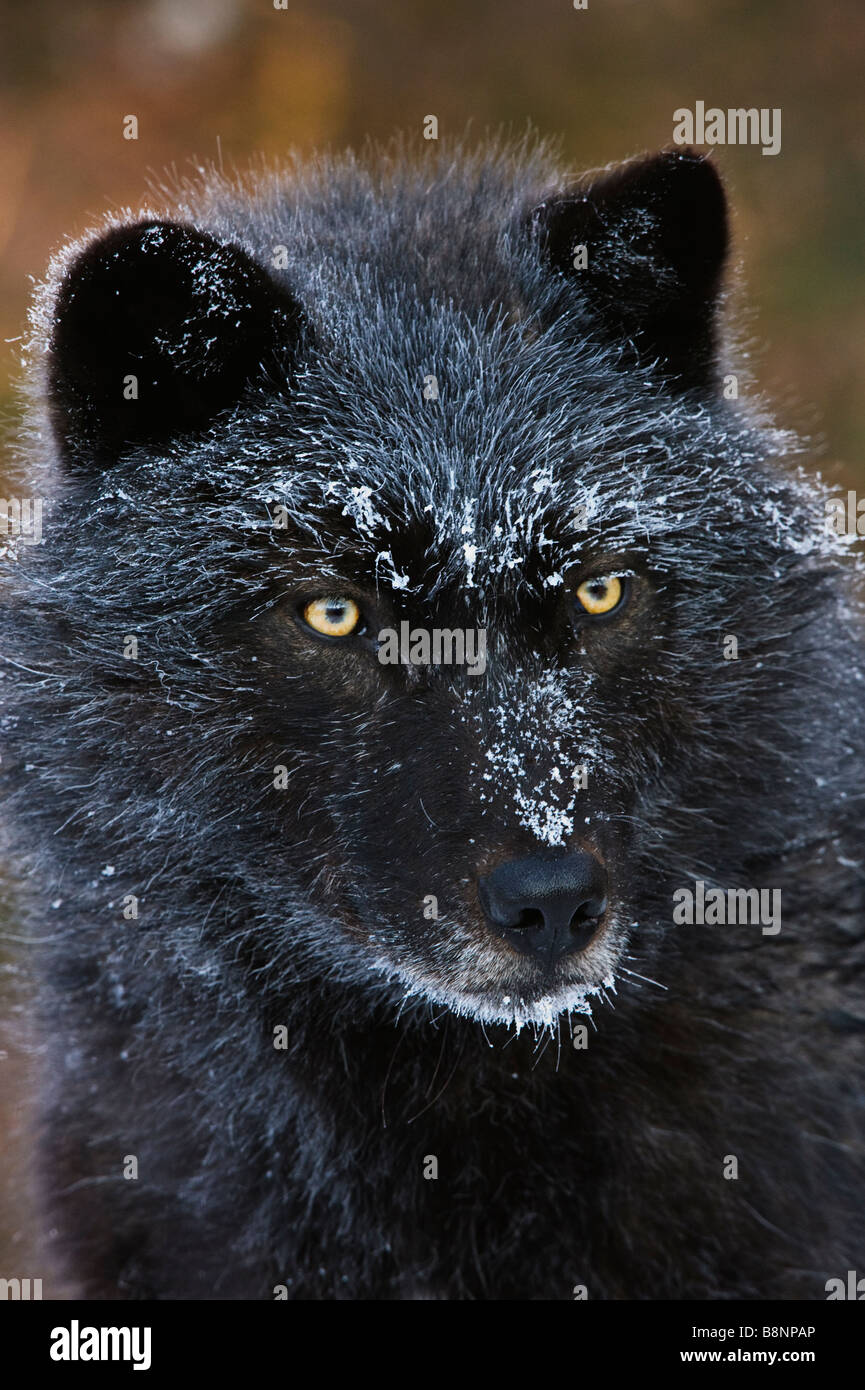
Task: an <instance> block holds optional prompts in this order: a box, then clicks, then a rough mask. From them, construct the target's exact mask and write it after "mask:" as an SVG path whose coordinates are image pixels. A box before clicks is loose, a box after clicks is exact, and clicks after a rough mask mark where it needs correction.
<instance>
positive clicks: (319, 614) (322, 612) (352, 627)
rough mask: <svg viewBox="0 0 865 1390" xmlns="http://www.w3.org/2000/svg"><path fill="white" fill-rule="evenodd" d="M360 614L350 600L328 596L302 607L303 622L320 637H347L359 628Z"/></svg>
mask: <svg viewBox="0 0 865 1390" xmlns="http://www.w3.org/2000/svg"><path fill="white" fill-rule="evenodd" d="M360 620H361V612H360V609H359V608H358V606H357V604H356V603H355V601H354V599H351V598H340V597H339V596H337V595H328V596H327V598H314V599H312V601H311V602H310V603H307V604H305V605H304V609H303V621H304V622H305V623H306V625H307V627H311V628H312V630H313V632H318V633H320V634H321V636H322V637H349V636H350V635H351V633H353V632H356V631H357V628H358V627H359V626H360Z"/></svg>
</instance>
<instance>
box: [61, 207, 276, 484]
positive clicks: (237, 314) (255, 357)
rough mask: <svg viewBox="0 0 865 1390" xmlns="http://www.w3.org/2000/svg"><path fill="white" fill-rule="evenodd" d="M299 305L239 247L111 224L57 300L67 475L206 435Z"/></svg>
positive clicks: (160, 225)
mask: <svg viewBox="0 0 865 1390" xmlns="http://www.w3.org/2000/svg"><path fill="white" fill-rule="evenodd" d="M300 325H301V311H300V307H299V305H298V304H297V302H296V301H295V299H294V298H293V296H292V295H291V294H290V293H289V292H288V291H287V290H285V289H283V288H281V287H280V286H279V285H278V284H277V283H276V282H275V281H274V280H272V279H271V277H270V276H269V275H268V274H267V272H266V271H265V270H264V269H263V268H262V267H261V266H259V265H258V264H257V263H256V262H255V261H253V260H252V258H251V257H250V256H248V255H247V253H246V252H245V251H243V250H241V249H240V247H238V246H233V245H225V244H223V243H221V242H219V241H217V240H216V239H215V238H214V237H212V236H209V235H208V234H206V233H204V232H199V231H197V230H196V229H195V228H193V227H189V226H185V225H183V224H180V223H174V222H157V221H149V222H139V223H137V224H135V225H132V226H122V227H115V228H113V229H112V230H111V231H109V232H106V233H105V234H104V235H102V236H100V237H98V238H97V239H96V240H94V241H92V242H91V243H90V244H89V245H88V246H86V247H85V248H84V250H83V251H82V252H81V253H80V254H79V255H78V256H77V257H76V258H75V260H74V261H73V262H72V264H71V265H70V267H69V269H68V271H67V272H66V275H65V277H64V279H63V281H62V283H61V285H60V289H59V292H58V294H57V298H56V301H55V305H54V316H53V323H52V332H51V339H50V343H49V348H48V391H49V401H50V411H51V418H52V423H53V426H54V431H55V434H56V437H57V441H58V444H59V446H60V449H61V452H62V454H63V456H64V458H65V460H66V462H67V464H68V465H69V467H70V468H71V469H72V470H73V471H76V470H77V471H81V470H89V469H92V468H104V467H107V466H109V465H110V464H112V463H114V462H115V461H116V460H117V458H118V457H119V456H120V455H121V454H122V453H123V451H124V450H125V449H128V448H130V447H133V446H134V445H136V444H144V443H149V444H154V443H159V442H162V441H166V440H168V439H169V438H171V437H173V436H176V435H178V434H184V433H189V432H196V431H200V430H203V429H205V428H206V427H207V425H208V424H209V423H210V422H211V421H212V420H213V419H214V417H215V416H216V415H218V414H219V412H220V411H222V410H225V409H226V408H227V407H229V406H232V405H233V404H234V403H235V402H236V401H237V400H238V398H239V397H240V395H241V394H242V392H243V390H244V388H245V387H246V385H247V384H248V383H250V382H252V381H253V380H254V379H255V378H256V377H259V376H261V375H262V374H263V373H264V372H265V371H266V370H267V369H268V366H274V365H275V364H276V358H277V354H278V356H279V365H280V366H281V367H282V368H283V369H284V367H285V365H286V360H287V359H288V358H290V357H291V355H292V350H293V348H294V346H295V344H296V341H297V338H298V335H299V332H300Z"/></svg>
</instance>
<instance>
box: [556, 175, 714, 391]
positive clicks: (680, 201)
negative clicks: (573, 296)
mask: <svg viewBox="0 0 865 1390" xmlns="http://www.w3.org/2000/svg"><path fill="white" fill-rule="evenodd" d="M532 222H533V225H534V228H535V232H536V235H537V236H538V238H539V241H540V245H541V248H542V251H543V253H544V254H545V255H546V257H547V258H548V260H549V262H550V263H551V264H552V265H553V266H554V267H555V268H556V270H558V271H560V272H561V273H562V274H563V275H565V276H567V277H568V278H569V279H570V280H571V281H572V283H574V284H578V285H579V286H581V287H582V288H583V290H584V293H585V295H586V298H587V301H588V303H589V305H590V306H591V308H592V309H593V310H594V311H595V313H596V314H597V317H598V319H599V322H600V324H601V325H602V327H603V330H604V331H605V333H606V335H607V336H609V338H611V339H612V340H614V341H616V342H618V343H621V342H622V341H625V342H626V343H628V344H629V345H630V349H631V351H630V354H629V355H630V357H631V360H633V358H634V356H636V358H637V360H638V361H640V362H643V363H645V364H648V363H651V362H657V363H658V364H659V365H660V368H661V370H662V371H663V372H664V373H665V375H666V376H667V377H668V378H669V380H670V382H671V384H672V385H675V386H677V387H678V388H679V389H682V390H687V389H693V388H696V389H703V390H705V389H706V388H708V387H710V386H711V385H712V383H713V380H714V375H715V371H714V367H715V355H716V348H717V339H716V317H717V314H716V310H717V302H718V295H719V291H720V288H721V277H722V272H723V269H724V261H725V259H726V254H727V244H728V232H727V206H726V198H725V196H724V189H723V187H722V185H721V181H720V179H719V177H718V175H717V173H716V172H715V168H714V165H713V164H712V163H711V162H710V161H709V160H708V159H707V158H706V157H705V156H703V155H699V154H696V153H694V151H692V150H677V151H666V152H665V153H662V154H659V155H649V156H646V157H645V158H642V159H638V160H634V161H632V162H630V163H628V164H624V165H622V166H621V167H620V168H618V169H614V170H612V171H611V172H610V173H608V174H604V175H602V176H601V177H600V178H598V179H595V180H594V181H593V182H591V183H588V184H585V185H583V186H582V187H579V188H577V189H575V190H573V191H571V192H568V193H564V194H561V195H558V196H556V197H553V198H550V199H548V200H547V201H546V202H543V203H541V204H540V205H539V206H538V207H536V208H535V209H534V212H533V213H532ZM581 248H584V250H583V251H581Z"/></svg>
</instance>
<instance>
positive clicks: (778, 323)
mask: <svg viewBox="0 0 865 1390" xmlns="http://www.w3.org/2000/svg"><path fill="white" fill-rule="evenodd" d="M277 3H279V4H280V5H282V4H283V3H284V5H285V8H279V9H277V8H276V7H275V5H274V2H273V0H28V3H27V4H26V5H25V4H22V3H21V0H0V27H2V33H0V416H2V418H3V419H5V420H7V421H8V422H10V423H11V424H12V425H13V427H14V423H15V409H16V404H15V397H14V395H13V393H12V391H11V386H10V383H11V381H12V379H13V378H14V375H15V372H16V370H17V354H18V350H19V346H20V344H19V341H18V340H19V339H20V336H21V334H22V332H23V324H24V316H25V313H26V308H27V303H28V298H29V295H30V292H31V289H32V280H33V278H38V277H39V276H41V274H42V272H43V269H44V267H45V263H46V261H47V259H48V256H49V255H50V253H51V251H52V250H53V249H54V248H55V247H56V246H57V245H58V243H59V242H60V241H61V240H62V239H63V238H64V237H65V236H67V235H68V234H74V233H80V232H82V231H84V230H86V228H87V227H88V226H89V225H90V224H91V223H92V222H93V220H94V219H96V218H97V217H98V216H99V214H100V213H101V212H102V211H103V210H104V209H105V208H107V207H115V208H116V207H123V206H126V205H129V206H132V207H135V206H136V205H137V204H138V203H139V202H140V201H141V199H142V197H143V196H144V194H145V191H146V185H147V179H148V175H149V174H151V173H152V174H155V175H156V174H158V173H159V172H160V171H161V170H163V169H164V168H166V166H171V165H175V166H176V167H177V169H178V170H179V171H180V172H183V171H184V170H185V169H187V168H188V166H189V163H190V161H191V160H193V159H195V158H198V159H216V158H218V156H219V152H220V150H221V156H222V158H223V160H224V162H225V164H226V165H227V166H228V165H231V164H240V165H242V164H243V162H244V161H245V160H246V159H247V158H248V157H250V156H252V155H258V154H261V153H263V154H265V155H267V156H271V157H273V156H278V155H279V154H280V153H281V152H284V151H285V150H287V149H289V148H292V147H293V148H296V149H299V150H301V151H303V150H311V149H313V148H317V147H321V146H323V145H328V146H331V147H334V148H339V147H341V146H344V145H346V144H351V145H358V144H360V143H361V142H362V141H363V139H364V137H365V136H366V135H373V136H378V137H387V136H388V135H390V134H391V133H392V132H393V131H394V130H396V129H406V130H409V131H412V132H418V133H419V132H420V130H421V128H422V123H423V119H424V117H425V116H426V115H430V114H432V115H435V116H437V117H438V121H439V131H440V133H441V134H442V135H444V134H450V133H454V132H461V131H463V130H465V128H466V126H467V125H468V124H469V123H470V122H471V124H472V128H473V129H474V131H475V132H478V133H479V132H481V131H482V130H483V129H484V128H485V127H486V126H489V125H493V126H496V125H499V124H505V125H510V126H512V127H513V128H514V129H515V130H516V131H522V130H524V129H525V127H526V125H527V124H528V123H529V122H531V123H532V124H533V125H534V126H535V127H536V128H537V129H538V130H539V131H540V132H541V133H543V134H545V135H556V136H560V137H561V140H562V149H563V155H564V158H565V162H566V164H567V165H568V166H569V167H571V168H572V169H573V170H574V172H575V173H576V172H578V171H581V170H582V169H585V168H591V167H594V166H597V165H601V164H605V163H607V162H608V161H611V160H617V159H622V158H624V157H626V156H628V155H631V154H634V153H637V152H639V151H641V150H644V149H649V148H657V147H659V146H662V145H666V144H669V143H670V142H671V139H672V132H673V112H674V111H675V109H676V108H677V107H689V108H691V109H693V107H694V104H695V102H696V101H698V100H700V101H704V102H705V103H706V106H720V107H722V108H724V109H726V108H728V107H752V106H755V107H758V108H760V107H769V108H775V107H780V108H781V111H782V147H781V153H780V154H778V155H777V156H774V157H773V156H763V155H762V154H761V152H760V149H759V148H758V147H754V146H745V147H735V146H731V147H723V148H719V149H717V151H716V158H717V160H718V164H719V166H720V168H721V171H722V173H723V174H724V176H725V177H726V180H727V183H728V186H729V189H730V194H731V198H732V201H733V209H734V224H733V225H734V237H735V251H736V255H737V258H738V259H739V260H740V262H741V264H742V266H743V269H744V277H745V278H744V287H745V291H746V294H747V305H748V308H747V318H746V320H745V326H746V330H747V334H748V337H749V340H750V342H751V343H753V346H754V355H753V357H752V369H753V370H754V371H755V374H756V378H757V382H758V384H759V386H760V387H761V389H762V390H764V391H765V392H766V393H767V394H768V395H769V397H770V399H771V400H772V401H773V402H774V404H775V408H776V411H777V414H778V416H779V418H780V421H781V423H783V424H786V425H792V426H794V427H796V428H798V429H800V430H802V431H804V432H805V433H806V434H809V435H810V436H811V437H812V438H813V439H815V441H816V443H817V446H818V449H819V451H820V453H821V455H822V457H821V465H822V467H823V468H824V471H826V472H828V473H829V474H830V475H831V476H833V477H835V478H837V479H838V481H839V483H840V485H841V486H844V487H846V486H849V487H858V488H859V489H860V491H861V490H863V489H865V410H863V406H862V385H861V384H862V381H863V378H865V257H863V218H865V138H863V131H865V120H863V117H865V5H863V3H862V0H820V3H819V4H816V3H814V0H588V5H587V8H586V9H584V10H577V9H575V8H574V4H573V0H277ZM130 114H131V115H135V116H136V117H137V118H138V124H139V138H138V139H137V140H126V139H124V138H123V118H124V117H125V116H127V115H130ZM2 484H3V470H2V462H0V496H5V495H6V493H5V492H3V490H2ZM0 887H2V880H0ZM12 921H14V918H12V917H11V916H10V914H9V912H8V908H7V913H6V916H5V920H4V919H3V918H0V1015H2V1014H4V1013H5V1015H6V1019H7V1023H8V1022H9V1021H10V1020H12V1022H13V1026H12V1027H11V1028H8V1027H7V1030H6V1037H5V1039H4V1038H3V1036H2V1034H0V1135H2V1136H3V1137H2V1140H0V1277H13V1276H16V1275H17V1276H19V1277H26V1276H29V1275H34V1276H36V1275H39V1274H40V1273H41V1271H40V1269H39V1268H38V1263H37V1262H35V1261H36V1257H35V1256H34V1255H33V1253H32V1246H31V1235H30V1232H31V1230H32V1222H31V1220H30V1217H29V1214H28V1210H27V1205H26V1200H25V1198H26V1194H25V1193H24V1184H23V1183H22V1176H23V1174H24V1173H25V1172H26V1167H27V1164H26V1152H27V1148H28V1140H27V1135H26V1106H24V1105H23V1104H22V1098H25V1097H26V1095H27V1093H28V1086H27V1061H26V1058H27V1051H28V1049H27V1046H26V1042H25V1039H24V1035H23V1033H22V1032H21V1030H20V1029H19V1028H18V1027H17V1026H16V1024H15V1020H16V1019H18V1018H21V1017H23V1012H22V1013H19V1012H18V1010H19V1009H22V1008H23V1006H22V1004H21V996H20V994H18V996H17V1002H16V990H15V989H14V988H13V985H14V983H15V980H16V978H19V977H18V976H16V974H15V971H16V961H15V959H14V956H13V954H12V952H13V951H14V949H15V943H14V942H10V941H9V940H8V935H9V933H12V934H14V926H12V925H10V924H11V922H12ZM4 933H5V934H6V938H7V939H5V940H4ZM4 1178H5V1179H6V1181H5V1182H4V1181H3V1180H4ZM48 1294H49V1290H48V1289H46V1296H48Z"/></svg>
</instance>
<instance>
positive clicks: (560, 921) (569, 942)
mask: <svg viewBox="0 0 865 1390" xmlns="http://www.w3.org/2000/svg"><path fill="white" fill-rule="evenodd" d="M606 889H607V875H606V870H605V869H604V867H603V865H602V864H600V863H599V862H598V860H597V859H595V857H594V855H592V854H587V853H586V852H585V851H583V850H581V851H579V852H578V853H576V854H567V855H562V856H560V857H559V858H557V859H545V858H541V857H540V856H532V857H530V858H527V859H512V860H510V861H509V862H507V863H505V864H500V865H499V867H498V868H497V869H494V870H493V872H492V873H491V874H488V875H487V876H486V877H485V878H482V879H481V880H480V881H479V883H478V897H479V899H480V903H481V907H482V908H483V910H484V915H485V916H486V918H487V921H488V922H489V923H490V925H491V926H492V927H493V929H494V930H495V931H496V932H497V934H498V935H499V936H502V937H504V939H505V940H506V941H507V942H509V944H510V945H512V946H514V947H515V948H516V949H517V950H518V951H522V952H523V953H524V954H527V955H535V956H540V957H543V958H545V959H546V960H547V962H548V963H552V961H554V960H557V959H559V958H560V957H561V956H564V955H568V954H570V953H572V952H574V951H581V950H584V949H585V947H586V946H588V944H589V942H590V941H591V940H592V939H593V938H594V937H595V936H596V934H597V932H598V929H599V924H600V919H601V918H602V917H603V915H604V913H605V912H606V910H607V895H606Z"/></svg>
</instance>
